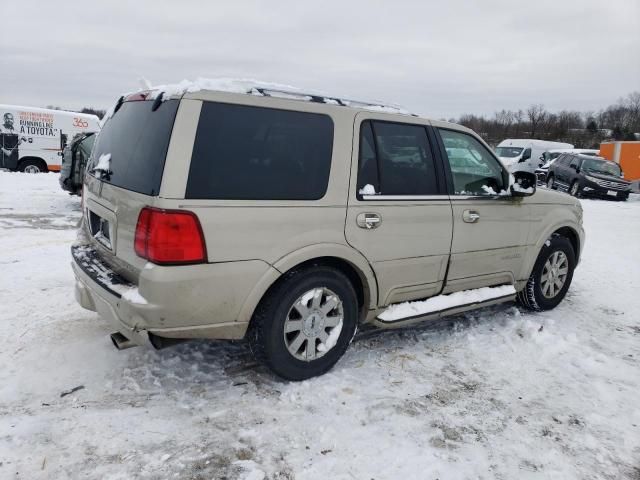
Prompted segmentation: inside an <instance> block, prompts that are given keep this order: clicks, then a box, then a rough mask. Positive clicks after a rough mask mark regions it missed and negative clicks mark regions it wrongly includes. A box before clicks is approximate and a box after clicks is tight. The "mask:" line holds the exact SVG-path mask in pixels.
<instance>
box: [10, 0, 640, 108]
mask: <svg viewBox="0 0 640 480" xmlns="http://www.w3.org/2000/svg"><path fill="white" fill-rule="evenodd" d="M164 5H166V6H164ZM0 18H2V23H1V25H0V40H1V42H0V103H9V104H19V105H32V106H45V105H59V106H62V107H66V108H80V107H82V106H95V107H99V108H106V107H109V106H111V104H112V103H113V102H114V101H115V99H116V98H117V97H118V96H119V94H120V93H123V92H127V91H131V90H135V89H137V88H139V80H138V79H139V78H141V77H145V78H147V79H149V80H150V81H151V83H152V84H165V83H172V82H177V81H180V80H182V79H185V78H188V79H194V78H196V77H221V76H232V77H246V78H257V79H261V80H267V81H274V82H279V83H286V84H291V85H296V86H299V87H303V88H305V87H306V88H310V89H316V90H323V91H327V92H329V93H332V94H337V95H344V96H349V97H354V98H364V99H377V100H383V101H386V102H391V103H397V104H401V105H403V106H405V107H407V108H408V109H409V110H411V111H414V112H419V113H423V114H426V115H428V116H431V117H434V118H443V117H445V118H450V117H458V116H459V115H460V114H461V113H492V112H494V111H496V110H499V109H502V108H511V109H517V108H526V107H527V106H528V105H530V104H532V103H543V104H544V105H545V106H546V107H547V108H549V109H550V110H554V111H555V110H560V109H563V108H568V109H578V110H583V111H584V110H598V109H600V108H602V107H605V106H607V105H609V104H610V103H613V102H615V101H616V100H617V99H618V98H619V97H621V96H624V95H626V94H627V93H630V92H631V91H634V90H640V0H606V1H605V0H573V1H570V0H554V1H546V0H544V1H541V0H536V1H531V0H526V1H517V0H512V1H493V0H491V1H487V0H484V1H478V2H475V1H471V0H466V1H463V0H448V1H432V2H428V1H401V0H395V1H390V0H385V1H358V2H355V1H349V0H342V1H340V2H333V1H326V0H325V1H321V2H313V3H312V2H306V1H299V0H298V1H276V0H273V1H269V2H267V1H246V2H245V1H240V0H236V1H233V2H223V1H187V0H182V1H177V0H176V1H170V2H169V1H166V2H161V1H158V0H136V1H127V2H120V1H114V0H111V1H103V2H97V1H86V0H83V1H80V2H75V1H62V2H52V1H31V0H12V1H8V0H1V1H0Z"/></svg>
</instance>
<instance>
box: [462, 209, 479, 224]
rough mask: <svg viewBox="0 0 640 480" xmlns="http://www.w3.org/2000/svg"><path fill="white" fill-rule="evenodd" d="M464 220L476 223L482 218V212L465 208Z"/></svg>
mask: <svg viewBox="0 0 640 480" xmlns="http://www.w3.org/2000/svg"><path fill="white" fill-rule="evenodd" d="M462 220H464V221H465V222H466V223H476V222H477V221H478V220H480V214H479V213H478V212H476V211H475V210H465V211H464V212H462Z"/></svg>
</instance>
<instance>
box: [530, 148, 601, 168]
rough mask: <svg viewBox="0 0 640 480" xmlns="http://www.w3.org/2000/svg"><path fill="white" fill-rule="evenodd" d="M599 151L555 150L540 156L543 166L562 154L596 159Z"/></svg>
mask: <svg viewBox="0 0 640 480" xmlns="http://www.w3.org/2000/svg"><path fill="white" fill-rule="evenodd" d="M598 152H599V150H594V149H592V148H555V149H553V150H547V151H546V152H544V153H543V154H542V159H543V161H544V163H543V165H544V164H545V163H546V162H548V161H550V160H554V159H556V158H558V157H559V156H560V155H561V154H563V153H579V154H581V155H589V156H592V157H597V156H599V155H598Z"/></svg>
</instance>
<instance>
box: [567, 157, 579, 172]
mask: <svg viewBox="0 0 640 480" xmlns="http://www.w3.org/2000/svg"><path fill="white" fill-rule="evenodd" d="M579 164H580V159H579V158H578V157H571V163H570V164H569V166H570V167H571V168H574V169H577V168H578V165H579Z"/></svg>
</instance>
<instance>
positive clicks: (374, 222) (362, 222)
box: [356, 213, 382, 230]
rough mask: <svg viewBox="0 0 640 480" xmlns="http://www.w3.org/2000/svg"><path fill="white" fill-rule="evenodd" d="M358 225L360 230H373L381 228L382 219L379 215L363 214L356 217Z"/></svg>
mask: <svg viewBox="0 0 640 480" xmlns="http://www.w3.org/2000/svg"><path fill="white" fill-rule="evenodd" d="M356 223H357V224H358V226H359V227H360V228H366V229H367V230H371V229H372V228H378V227H379V226H380V224H381V223H382V218H381V217H380V215H378V214H377V213H361V214H360V215H358V216H357V217H356Z"/></svg>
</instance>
